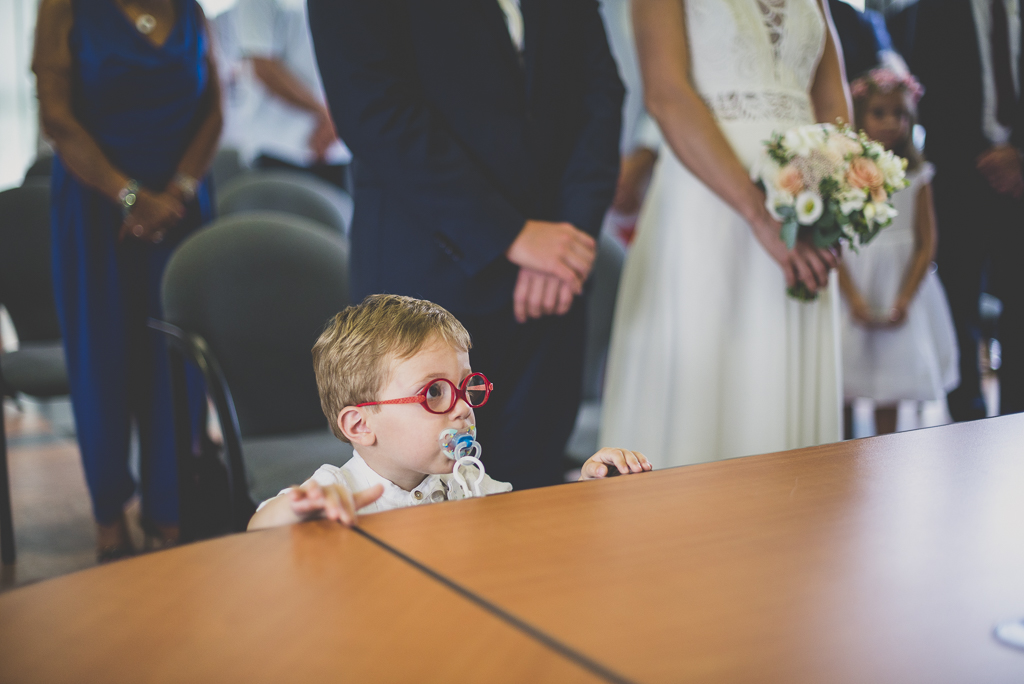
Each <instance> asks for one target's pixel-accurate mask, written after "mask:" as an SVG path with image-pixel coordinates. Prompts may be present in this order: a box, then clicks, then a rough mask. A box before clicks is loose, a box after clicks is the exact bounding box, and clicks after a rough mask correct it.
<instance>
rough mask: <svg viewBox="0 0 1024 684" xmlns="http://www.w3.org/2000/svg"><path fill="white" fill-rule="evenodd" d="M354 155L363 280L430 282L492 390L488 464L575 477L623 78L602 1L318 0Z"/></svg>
mask: <svg viewBox="0 0 1024 684" xmlns="http://www.w3.org/2000/svg"><path fill="white" fill-rule="evenodd" d="M309 17H310V26H311V28H312V33H313V40H314V45H315V48H316V54H317V61H318V62H319V66H320V73H321V75H322V78H323V82H324V89H325V91H326V93H327V99H328V103H329V105H330V108H331V113H332V116H333V118H334V122H335V125H336V126H337V129H338V133H339V135H340V137H341V138H342V139H344V140H345V141H346V143H347V144H348V145H349V147H350V148H351V150H352V152H353V154H354V156H355V161H354V166H353V169H354V178H355V192H354V195H355V201H356V203H355V216H354V218H353V221H352V231H351V241H352V291H353V298H354V299H355V300H356V301H358V300H359V299H360V298H362V297H363V296H365V295H368V294H372V293H381V292H388V293H393V294H404V295H410V296H414V297H418V298H422V299H429V300H432V301H434V302H437V303H438V304H441V305H442V306H444V307H445V308H447V309H448V310H450V311H451V312H452V313H453V314H454V315H455V316H457V317H458V318H459V320H461V321H462V322H463V324H465V326H466V328H467V329H468V330H469V332H470V334H471V335H472V339H473V350H472V352H471V355H472V364H473V369H474V370H476V371H480V372H483V373H485V374H486V375H487V376H488V378H490V379H491V381H492V382H493V383H494V387H495V391H494V393H493V394H492V395H491V400H490V402H489V403H488V405H487V406H485V407H483V408H481V409H479V410H478V411H477V412H476V413H477V416H476V418H477V424H478V426H479V427H480V431H481V442H482V444H483V445H484V447H485V457H484V462H485V463H486V464H487V469H488V473H489V474H491V475H493V476H494V477H495V478H497V479H499V480H505V481H511V482H512V483H513V484H514V485H515V487H516V488H517V489H521V488H526V487H535V486H541V485H547V484H554V483H557V482H560V481H561V475H562V470H563V468H562V466H561V461H562V455H563V452H564V447H565V442H566V441H567V439H568V437H569V434H570V432H571V431H572V428H573V424H574V421H575V417H576V411H577V409H578V406H579V401H580V385H581V378H582V357H583V309H584V306H583V304H584V302H583V301H581V300H582V297H581V296H580V295H581V294H582V292H583V283H584V281H585V280H586V278H587V276H588V274H589V272H590V268H591V266H592V264H593V260H594V256H595V240H594V238H595V237H596V235H597V232H598V230H599V228H600V225H601V221H602V217H603V216H604V213H605V210H606V209H607V208H608V205H609V204H610V202H611V198H612V194H613V193H614V190H615V182H616V177H617V174H618V163H619V159H618V144H619V127H620V111H621V105H622V97H623V90H622V85H621V83H620V82H619V78H618V75H617V72H616V68H615V64H614V62H613V61H612V58H611V55H610V53H609V49H608V44H607V40H606V38H605V34H604V29H603V26H602V23H601V18H600V16H599V14H598V7H597V3H596V2H595V0H429V1H428V0H309Z"/></svg>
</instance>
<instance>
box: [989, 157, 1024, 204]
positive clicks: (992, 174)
mask: <svg viewBox="0 0 1024 684" xmlns="http://www.w3.org/2000/svg"><path fill="white" fill-rule="evenodd" d="M977 168H978V171H979V172H980V173H981V175H983V176H984V177H985V180H987V181H988V184H989V185H991V186H992V189H993V190H995V191H996V192H998V193H999V194H1001V195H1010V196H1011V197H1018V198H1019V197H1021V196H1022V195H1024V175H1022V173H1021V163H1020V153H1019V152H1018V151H1017V148H1016V147H1014V146H1013V145H996V146H994V147H992V148H990V149H988V150H985V151H984V152H982V153H981V154H980V155H978V160H977Z"/></svg>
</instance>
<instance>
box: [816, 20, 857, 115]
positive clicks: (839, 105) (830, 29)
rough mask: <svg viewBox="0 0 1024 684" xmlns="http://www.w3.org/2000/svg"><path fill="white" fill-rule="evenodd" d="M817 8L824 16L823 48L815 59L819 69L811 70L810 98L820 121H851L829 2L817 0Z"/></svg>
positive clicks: (848, 100) (847, 95) (844, 76)
mask: <svg viewBox="0 0 1024 684" xmlns="http://www.w3.org/2000/svg"><path fill="white" fill-rule="evenodd" d="M818 7H819V8H820V9H821V13H822V15H823V16H824V17H825V24H826V30H825V51H824V52H823V53H822V55H821V61H820V62H818V70H817V71H816V72H815V73H814V83H813V84H812V85H811V101H812V102H813V103H814V113H815V115H817V117H818V121H819V122H821V123H835V122H836V119H842V120H843V121H844V122H849V121H853V110H852V109H851V108H850V90H849V88H848V87H847V85H846V73H845V69H844V67H843V60H842V58H841V57H840V56H839V50H840V47H839V43H838V41H837V40H836V27H835V25H834V24H833V23H832V15H831V14H830V13H829V10H828V3H827V2H824V0H818Z"/></svg>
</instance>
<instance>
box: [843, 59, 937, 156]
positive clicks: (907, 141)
mask: <svg viewBox="0 0 1024 684" xmlns="http://www.w3.org/2000/svg"><path fill="white" fill-rule="evenodd" d="M892 92H904V93H906V94H907V95H909V97H908V98H907V100H908V114H909V116H910V125H909V126H908V127H907V135H906V136H904V138H903V139H902V140H900V141H898V142H897V143H896V144H895V145H893V148H892V151H893V152H895V153H896V154H898V155H899V156H901V157H903V158H905V159H906V160H907V170H908V171H913V170H914V169H916V168H918V167H919V166H920V165H921V164H922V163H923V162H924V156H923V155H922V154H921V151H920V150H918V149H917V147H916V146H915V145H914V135H913V133H914V126H915V125H916V124H917V103H918V101H919V100H920V99H921V96H922V95H924V86H922V85H921V82H920V81H918V80H917V79H916V78H914V75H913V74H911V73H910V72H909V71H908V70H907V69H906V67H905V66H902V65H899V64H892V65H891V66H882V67H878V68H877V69H872V70H871V71H869V72H867V73H865V74H863V75H862V76H860V77H859V78H856V79H854V80H853V82H852V83H850V93H851V94H852V95H853V117H854V119H855V121H856V123H857V128H863V127H864V115H865V114H866V113H867V107H868V102H870V101H871V96H872V95H875V94H882V95H888V94H889V93H892Z"/></svg>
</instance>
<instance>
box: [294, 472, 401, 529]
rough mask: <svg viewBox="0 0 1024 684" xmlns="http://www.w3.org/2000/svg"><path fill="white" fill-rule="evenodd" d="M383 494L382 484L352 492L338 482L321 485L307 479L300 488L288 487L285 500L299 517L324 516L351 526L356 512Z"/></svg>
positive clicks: (310, 518) (305, 518)
mask: <svg viewBox="0 0 1024 684" xmlns="http://www.w3.org/2000/svg"><path fill="white" fill-rule="evenodd" d="M383 493H384V487H383V486H381V485H380V484H375V485H374V486H372V487H370V488H369V489H364V490H363V491H361V492H356V493H355V494H353V493H352V492H350V491H349V490H348V489H347V488H345V487H343V486H341V485H340V484H332V485H329V486H327V487H323V486H321V485H320V483H319V482H316V481H315V480H310V481H308V482H306V483H305V484H303V485H302V486H300V487H292V488H291V491H289V492H288V500H289V502H290V503H291V507H292V512H293V513H295V515H297V516H299V517H300V518H302V519H303V520H312V519H314V518H326V519H327V520H337V521H338V522H340V523H341V524H342V525H345V526H346V527H351V526H352V525H353V524H355V522H356V512H357V511H358V510H359V509H360V508H362V507H363V506H366V505H367V504H371V503H373V502H374V501H376V500H377V499H379V498H380V495H381V494H383Z"/></svg>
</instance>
